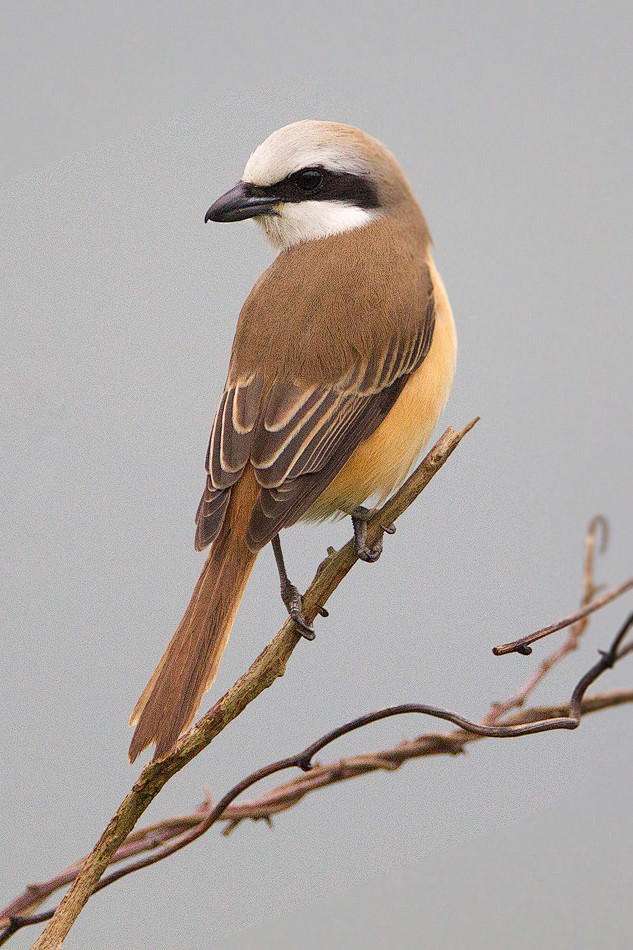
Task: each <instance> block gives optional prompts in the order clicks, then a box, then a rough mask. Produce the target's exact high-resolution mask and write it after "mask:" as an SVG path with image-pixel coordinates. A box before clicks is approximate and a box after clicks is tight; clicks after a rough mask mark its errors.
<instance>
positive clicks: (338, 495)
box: [302, 262, 457, 521]
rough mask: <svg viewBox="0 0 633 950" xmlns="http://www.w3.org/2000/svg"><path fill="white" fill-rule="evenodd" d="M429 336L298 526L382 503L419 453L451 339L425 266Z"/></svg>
mask: <svg viewBox="0 0 633 950" xmlns="http://www.w3.org/2000/svg"><path fill="white" fill-rule="evenodd" d="M431 275H432V279H433V286H434V292H435V302H436V310H435V330H434V333H433V342H432V344H431V348H430V350H429V352H428V354H427V356H426V358H425V360H424V362H423V363H422V365H421V366H420V368H419V369H418V370H416V372H415V373H414V374H413V375H412V376H411V378H410V379H409V381H408V382H407V384H406V385H405V387H404V389H403V390H402V392H401V393H400V396H399V397H398V399H397V400H396V402H395V403H394V405H393V407H392V409H391V410H390V412H389V414H388V415H387V417H386V418H385V419H384V421H383V422H382V423H381V424H380V425H379V426H378V428H377V429H376V431H375V432H374V433H373V434H372V435H371V436H370V437H369V438H368V439H366V440H365V441H364V442H362V443H361V444H360V445H359V446H358V448H357V449H356V450H355V451H354V453H353V454H352V455H351V457H350V458H349V460H348V461H347V462H346V463H345V465H344V466H343V468H342V469H341V471H340V472H339V474H338V475H337V476H336V478H334V479H333V480H332V482H331V483H330V484H329V485H328V487H327V488H326V489H325V491H324V492H323V493H322V494H321V495H320V496H319V498H318V499H317V500H316V502H315V503H314V504H313V505H312V507H311V508H310V509H309V510H308V511H307V512H306V514H305V515H304V517H303V519H302V520H306V521H320V520H323V519H325V518H331V517H332V516H333V515H337V514H340V513H349V512H351V511H353V510H354V508H357V507H358V505H361V504H363V503H364V502H365V501H367V499H370V498H371V499H372V501H374V502H375V503H377V504H380V503H381V502H382V501H384V500H385V499H386V498H387V497H388V496H389V495H390V494H391V492H392V491H394V489H396V488H397V487H399V485H401V484H402V482H403V481H404V479H405V478H406V477H407V474H408V473H409V471H410V469H411V467H412V466H413V464H414V462H415V461H416V460H417V458H418V457H419V455H420V453H421V452H422V449H423V448H424V447H425V445H426V444H427V442H428V441H429V438H430V436H431V433H432V432H433V430H434V428H435V426H436V425H437V421H438V419H439V417H440V414H441V412H442V410H443V409H444V406H445V404H446V400H447V399H448V395H449V392H450V389H451V385H452V382H453V374H454V371H455V357H456V353H457V337H456V333H455V323H454V321H453V314H452V312H451V307H450V304H449V302H448V297H447V295H446V291H445V289H444V285H443V283H442V280H441V278H440V276H439V274H438V272H437V270H436V269H435V266H434V265H433V263H432V262H431Z"/></svg>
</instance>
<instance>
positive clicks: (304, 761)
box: [0, 614, 633, 945]
mask: <svg viewBox="0 0 633 950" xmlns="http://www.w3.org/2000/svg"><path fill="white" fill-rule="evenodd" d="M632 626H633V614H631V616H630V617H629V618H628V619H627V621H626V623H625V624H624V625H623V627H622V628H621V630H620V631H619V632H618V634H617V636H616V637H615V639H614V640H613V642H612V644H611V646H610V647H609V649H608V650H607V651H605V652H602V653H601V657H600V659H599V660H598V662H597V663H596V664H594V666H593V667H592V668H591V669H590V670H589V671H588V672H587V673H585V675H584V676H583V677H582V678H581V679H580V681H579V682H578V684H577V685H576V687H575V689H574V692H573V694H572V697H571V700H570V702H569V704H568V706H566V707H565V706H563V707H546V708H545V709H532V710H528V711H526V712H524V713H522V714H518V715H516V716H515V717H513V718H512V719H510V720H508V721H506V722H504V723H503V724H502V725H498V726H484V725H482V724H481V723H474V722H470V721H468V720H466V719H464V718H463V717H462V716H459V715H458V714H456V713H452V712H448V711H446V710H442V709H437V708H436V707H434V706H428V705H426V704H420V703H409V704H403V705H399V706H392V707H388V708H387V709H381V710H378V711H377V712H373V713H369V714H368V715H365V716H360V717H358V718H357V719H354V720H352V721H351V722H349V723H346V724H345V725H343V726H339V727H338V728H337V729H334V730H332V731H331V732H329V733H327V734H326V735H325V736H322V737H321V738H320V739H318V740H317V741H316V742H314V743H312V744H311V745H309V746H308V747H307V748H306V749H304V750H303V751H302V752H300V753H298V754H297V755H294V756H290V757H288V758H285V759H280V760H279V761H278V762H273V763H272V764H270V765H267V766H265V767H264V768H262V769H258V770H257V771H256V772H253V773H252V774H251V775H249V776H247V777H246V778H245V779H243V780H242V781H241V782H238V784H237V785H235V786H234V787H233V788H232V789H231V790H230V791H229V792H227V794H226V795H225V796H224V797H223V798H222V799H221V800H220V801H219V802H218V804H217V805H216V806H215V807H210V806H207V814H206V815H205V816H203V815H199V816H197V821H196V824H195V826H194V827H192V828H190V829H189V830H188V831H186V832H185V833H184V834H181V835H179V836H178V837H176V840H174V841H172V842H171V843H170V844H166V845H164V846H162V847H159V848H156V851H155V853H154V854H151V855H149V856H148V857H146V858H143V859H141V860H138V861H136V862H133V863H131V864H129V865H127V866H126V867H123V868H120V869H119V870H117V871H113V872H112V873H111V874H109V875H108V876H107V877H105V878H104V879H103V880H102V881H100V882H99V884H98V885H97V887H96V888H95V892H96V891H98V890H102V889H103V888H105V887H108V886H109V885H110V884H112V883H114V882H115V881H117V880H120V879H121V878H122V877H125V876H126V875H128V874H131V873H133V872H135V871H138V870H141V869H142V868H146V867H149V866H150V865H152V864H156V863H157V862H158V861H162V860H164V859H165V858H167V857H169V856H170V855H172V854H174V853H175V852H176V851H179V850H180V849H181V848H184V847H186V846H187V845H189V844H191V843H192V842H193V841H195V840H196V839H197V838H199V837H201V836H202V835H203V834H205V832H206V831H208V830H209V828H211V826H212V825H213V824H215V822H217V821H219V820H221V819H222V820H229V822H230V823H229V826H228V827H231V826H235V825H236V824H237V823H239V821H241V820H242V818H243V817H246V816H245V815H244V814H242V815H239V816H238V814H237V813H236V810H235V809H234V810H233V812H231V811H230V806H231V804H232V802H233V801H234V800H235V799H236V798H237V797H238V796H239V795H240V794H241V793H242V792H244V791H245V790H246V789H247V788H249V787H250V786H252V785H254V784H255V783H256V782H259V781H261V780H262V779H263V778H266V777H268V776H269V775H273V774H274V773H276V772H280V771H283V770H285V769H288V768H300V769H301V770H302V771H304V772H305V773H307V775H305V776H304V777H302V778H299V779H297V780H295V781H294V782H291V783H287V784H286V785H285V786H282V787H281V788H280V789H277V790H275V791H274V792H269V793H267V795H265V796H263V799H265V800H267V803H272V800H273V798H274V796H275V794H277V797H279V794H280V793H281V792H283V793H285V796H286V804H285V807H290V806H291V805H292V804H296V802H297V801H299V799H300V798H302V797H303V796H304V795H305V794H307V793H308V792H310V791H314V790H315V789H316V788H318V787H323V786H324V785H331V784H334V783H335V782H340V781H345V780H347V779H350V778H353V777H355V776H356V775H360V774H365V773H367V772H369V771H375V770H376V769H389V770H393V769H397V768H399V767H400V765H401V764H402V763H403V762H405V761H407V760H408V759H411V758H419V757H422V756H425V755H434V754H440V753H450V754H452V755H455V754H457V753H459V752H461V751H463V748H464V746H465V745H466V744H467V743H468V742H473V741H476V740H477V739H480V738H484V737H495V738H513V737H518V736H524V735H532V734H534V733H539V732H546V731H551V730H554V729H575V728H577V726H578V725H579V723H580V719H581V717H582V715H583V714H585V713H587V712H594V711H596V710H598V709H605V708H607V707H608V706H615V705H620V704H622V703H624V702H633V690H632V691H626V692H625V691H621V692H615V693H610V694H606V695H604V696H597V697H594V698H593V699H589V700H584V694H585V692H586V691H587V689H588V688H589V686H590V685H591V684H592V683H593V682H595V681H596V680H597V679H598V677H599V676H601V675H602V673H604V672H605V670H607V669H610V668H612V667H613V666H615V664H616V663H618V662H619V661H620V660H622V659H623V658H624V657H625V656H627V655H628V654H630V653H633V643H630V644H628V645H626V646H623V645H622V644H623V642H624V639H625V637H626V634H627V633H628V631H629V629H630V628H631V627H632ZM410 713H422V714H425V715H428V716H433V717H435V718H438V719H443V720H445V721H448V722H452V723H453V724H454V725H457V726H458V727H459V728H458V729H457V730H456V731H455V732H453V733H449V734H445V735H437V734H429V735H425V736H420V738H419V739H416V740H415V741H414V742H407V743H401V744H400V745H399V746H396V747H395V749H390V750H387V751H386V752H376V753H374V754H372V755H371V756H368V755H364V756H356V757H354V758H351V759H342V760H340V761H339V762H338V763H334V764H331V765H329V766H314V765H313V764H312V760H313V758H314V756H315V755H316V754H317V753H318V752H320V751H321V750H322V749H323V748H325V747H326V746H327V745H329V744H330V743H331V742H334V741H335V740H336V739H339V738H340V737H341V736H344V735H346V734H348V733H350V732H353V731H355V730H356V729H360V728H363V727H364V726H366V725H369V724H370V723H373V722H378V721H379V720H381V719H386V718H389V717H392V716H400V715H404V714H410ZM253 804H254V803H252V802H251V803H243V805H242V808H249V807H250V809H251V810H252V808H253ZM277 804H278V805H279V802H278V803H277ZM277 810H280V809H279V808H278V809H277ZM249 817H264V818H268V819H269V818H270V811H269V812H268V814H264V815H257V816H254V815H252V814H251V815H250V816H249ZM188 820H191V819H188ZM173 824H174V823H173V822H172V829H171V830H172V833H173ZM151 830H152V829H147V831H151ZM139 834H140V833H139ZM152 847H156V845H155V844H152ZM27 890H28V889H27ZM19 900H20V899H18V900H17V901H15V902H14V903H13V905H10V908H7V910H9V909H11V908H13V907H15V906H17V904H18V902H19ZM54 912H55V910H54V909H52V910H50V911H46V912H44V913H43V914H39V915H34V916H32V917H20V916H17V915H16V914H15V913H13V914H11V915H10V914H8V913H7V911H4V912H3V913H2V917H3V920H2V921H1V923H2V925H4V923H5V921H6V922H7V927H6V929H5V931H4V933H3V934H2V935H1V936H0V945H2V944H3V943H4V942H5V941H6V940H8V939H9V937H10V936H12V935H13V934H14V933H16V932H17V930H19V929H21V928H22V927H24V926H27V925H29V924H35V923H42V922H44V921H45V920H48V919H50V918H51V917H52V916H53V914H54Z"/></svg>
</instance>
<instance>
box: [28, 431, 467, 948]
mask: <svg viewBox="0 0 633 950" xmlns="http://www.w3.org/2000/svg"><path fill="white" fill-rule="evenodd" d="M476 421H477V420H476V419H475V420H473V422H471V423H469V425H467V426H466V427H465V428H464V429H463V430H462V431H461V432H458V433H455V432H454V431H453V430H452V429H450V428H449V429H447V430H446V432H445V433H444V435H443V436H441V438H440V439H439V441H438V442H437V444H436V445H435V446H434V447H433V448H432V449H431V451H430V452H429V453H428V455H427V456H426V458H425V459H424V460H423V461H422V462H421V464H420V465H419V466H418V468H417V469H416V470H415V472H413V474H412V475H411V476H410V477H409V478H408V479H407V481H406V482H405V483H404V485H403V486H402V488H400V490H399V491H397V492H396V494H395V495H394V496H393V497H392V498H390V499H389V501H387V503H386V504H385V505H383V507H382V508H381V509H380V510H378V511H377V512H376V513H375V514H374V516H373V517H372V518H371V520H370V521H369V523H368V531H367V535H368V537H367V540H368V543H369V544H370V545H371V544H375V543H376V541H378V539H379V538H380V537H382V534H383V531H384V528H383V527H382V525H389V524H391V523H392V522H394V521H395V520H396V519H397V518H398V517H399V516H400V515H401V514H402V513H403V512H404V511H405V510H406V509H407V508H408V507H409V505H410V504H411V503H412V502H413V501H414V500H415V498H417V496H418V495H419V494H420V492H421V491H422V490H423V489H424V488H425V487H426V485H428V483H429V482H430V480H431V479H432V478H433V476H434V475H435V474H436V472H438V471H439V469H440V468H441V467H442V465H443V464H444V463H445V462H446V460H447V459H448V458H449V456H450V455H451V454H452V453H453V451H454V450H455V449H456V448H457V446H458V445H459V443H460V441H461V440H462V439H463V437H464V436H465V435H466V433H467V432H469V431H470V429H472V427H473V425H474V424H475V422H476ZM356 560H357V558H356V556H355V554H354V545H353V542H348V544H346V545H345V546H344V547H343V548H341V550H340V551H337V552H334V553H332V554H329V555H328V557H327V558H326V560H325V561H324V562H323V563H322V564H321V565H320V567H319V570H318V571H317V574H316V576H315V577H314V579H313V581H312V583H311V584H310V586H309V588H308V590H307V591H306V593H305V595H304V598H303V608H304V615H305V617H306V619H307V621H308V623H310V622H311V621H313V620H314V619H315V617H316V615H317V613H318V612H319V610H320V609H321V608H322V607H323V606H324V604H325V603H326V602H327V600H328V599H329V597H330V596H331V595H332V593H333V592H334V591H335V590H336V588H337V587H338V585H339V584H340V583H341V581H342V580H343V578H344V577H345V576H346V575H347V574H348V573H349V571H350V570H351V568H352V567H353V566H354V564H355V563H356ZM300 639H301V638H300V637H299V635H298V634H297V632H296V628H295V625H294V623H293V621H291V620H287V621H286V623H284V625H283V626H282V627H281V629H280V630H279V632H278V633H277V634H276V635H275V637H274V638H273V640H272V641H271V642H270V643H269V644H268V646H267V647H266V648H265V650H264V651H263V652H262V653H261V654H260V655H259V657H257V659H256V660H255V661H254V662H253V663H252V664H251V666H250V668H249V669H248V670H247V672H246V673H244V674H243V675H242V676H241V677H240V678H239V679H238V680H237V682H236V683H235V684H234V685H233V686H232V687H231V688H230V689H229V690H228V691H227V692H226V693H225V694H224V696H223V697H222V698H221V699H220V700H218V702H217V703H216V704H215V706H213V707H212V709H210V710H209V712H208V713H207V714H206V715H205V716H203V717H202V719H200V720H199V721H198V722H197V723H196V724H195V725H194V726H192V727H191V729H189V731H188V732H186V733H185V735H184V736H182V738H181V739H180V740H179V741H178V744H177V746H176V748H175V750H174V751H173V752H172V753H170V755H168V756H166V757H165V758H164V759H159V760H158V761H156V762H151V763H150V764H149V765H147V766H145V768H144V769H143V771H142V772H141V774H140V776H139V778H138V779H137V781H136V783H135V784H134V787H133V788H132V790H131V791H130V792H129V793H128V795H127V796H126V797H125V799H124V800H123V802H122V803H121V805H120V806H119V808H118V809H117V811H116V813H115V814H114V816H113V817H112V819H111V820H110V821H109V823H108V825H107V827H106V829H105V830H104V832H103V834H102V835H101V837H100V838H99V840H98V842H97V843H96V845H95V846H94V848H93V850H92V851H91V853H90V854H89V855H88V857H87V858H86V861H85V863H84V864H83V867H82V869H81V871H80V872H79V874H78V875H77V877H76V878H75V880H74V883H73V885H72V887H71V888H70V890H69V891H68V893H67V894H66V895H65V896H64V898H63V900H62V901H61V903H60V904H59V906H58V907H57V909H56V911H55V913H54V915H53V918H52V920H51V921H50V923H49V924H48V926H47V927H46V928H45V930H44V932H43V933H42V935H41V936H40V938H39V939H38V940H37V941H36V943H35V944H34V950H57V948H58V947H59V945H60V944H61V943H62V942H63V941H64V939H65V938H66V935H67V934H68V931H69V930H70V928H71V927H72V925H73V923H74V922H75V920H76V919H77V917H78V915H79V914H80V913H81V910H82V908H83V907H84V905H85V904H86V902H87V901H88V899H89V898H90V896H91V894H92V893H94V891H95V888H96V886H97V884H98V882H99V880H100V878H101V876H102V874H103V873H104V871H105V869H106V868H107V867H108V865H109V864H110V862H111V861H112V858H113V857H114V855H115V853H116V851H117V850H118V849H119V847H120V846H121V845H122V844H123V842H124V841H125V839H126V838H127V836H128V834H129V833H130V832H131V831H132V829H133V827H134V825H135V824H136V822H137V821H138V819H139V818H140V816H141V815H142V814H143V812H144V811H145V809H146V808H147V807H148V805H149V804H150V802H152V801H153V799H154V798H155V797H156V796H157V795H158V793H159V792H160V790H161V789H162V788H163V786H164V785H165V784H166V782H168V781H169V779H170V778H172V777H173V776H174V775H175V774H176V773H177V772H179V771H180V769H182V768H183V767H184V766H185V765H186V764H187V763H188V762H190V761H191V760H192V759H193V758H195V756H196V755H198V754H199V753H200V752H201V751H202V750H203V749H205V748H206V747H207V746H208V745H209V744H210V743H211V742H212V741H213V739H214V738H215V737H216V736H217V735H218V734H219V733H220V732H221V731H222V730H223V729H224V728H225V727H226V726H227V725H228V724H229V723H230V722H231V721H232V720H233V719H235V717H236V716H238V715H239V714H240V713H241V712H242V711H243V710H244V709H245V708H246V707H247V706H248V704H249V703H251V702H252V701H253V700H254V699H255V698H256V697H257V696H259V694H260V693H261V692H263V690H265V689H267V688H268V687H269V686H270V685H272V683H273V682H274V681H275V679H276V678H277V677H278V676H283V674H284V672H285V669H286V664H287V662H288V660H289V658H290V656H291V654H292V652H293V650H294V649H295V647H296V646H297V644H298V642H299V640H300Z"/></svg>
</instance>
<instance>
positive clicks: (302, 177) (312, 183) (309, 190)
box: [291, 168, 323, 195]
mask: <svg viewBox="0 0 633 950" xmlns="http://www.w3.org/2000/svg"><path fill="white" fill-rule="evenodd" d="M291 177H292V180H293V181H294V182H295V184H296V185H298V186H299V188H300V189H301V191H303V192H305V194H306V195H313V194H314V193H315V192H316V191H318V190H319V188H320V187H321V185H322V184H323V172H322V171H321V169H320V168H302V169H301V171H299V172H295V173H294V175H292V176H291Z"/></svg>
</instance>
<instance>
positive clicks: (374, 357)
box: [196, 280, 435, 550]
mask: <svg viewBox="0 0 633 950" xmlns="http://www.w3.org/2000/svg"><path fill="white" fill-rule="evenodd" d="M428 287H429V294H428V303H427V307H426V313H425V314H424V318H423V319H421V320H420V323H419V325H418V328H417V331H416V332H415V333H414V334H412V335H411V336H409V337H408V338H407V339H403V338H402V335H401V334H398V333H397V332H394V334H393V335H392V337H391V338H390V339H389V340H388V341H387V342H386V344H384V345H383V346H381V347H376V348H375V349H374V350H373V352H371V353H370V354H369V355H368V356H367V357H366V358H365V359H359V360H358V361H357V362H356V363H355V364H354V365H353V366H352V367H350V369H349V370H348V371H347V372H346V373H345V374H343V375H342V376H341V377H340V378H339V379H337V380H334V381H333V382H332V383H330V384H328V385H315V384H314V383H310V382H308V381H307V380H302V379H300V378H295V379H289V378H284V377H282V376H277V377H276V378H275V379H273V380H272V381H271V380H269V381H268V382H267V383H266V381H265V379H264V373H263V371H262V370H261V369H260V370H258V371H256V372H253V373H250V374H247V375H244V376H242V377H241V378H239V379H237V380H234V381H233V380H231V379H229V382H227V386H226V388H225V390H224V393H223V394H222V398H221V400H220V404H219V406H218V410H217V413H216V416H215V420H214V423H213V429H212V432H211V438H210V440H209V449H208V452H207V472H208V477H207V484H206V487H205V491H204V493H203V496H202V499H201V501H200V505H199V507H198V513H197V515H196V524H197V531H196V547H197V548H198V549H201V548H202V547H204V546H206V544H208V543H210V541H212V540H214V538H215V537H216V536H217V533H218V532H219V530H220V527H221V525H222V521H223V519H224V516H225V514H226V509H227V506H228V503H229V498H230V492H231V486H232V485H234V484H235V482H236V481H237V480H238V478H239V477H240V475H241V474H242V472H243V471H244V468H245V467H246V465H247V464H249V463H250V464H251V465H252V466H253V468H254V471H255V477H256V478H257V481H258V482H259V485H260V486H261V490H260V493H259V496H258V499H257V502H256V504H255V508H254V510H253V514H252V517H251V521H250V524H249V527H248V531H247V537H246V540H247V543H248V544H249V546H250V547H251V548H253V549H254V550H255V549H258V548H260V547H263V545H264V544H266V543H267V542H268V541H270V540H271V538H273V537H274V536H275V535H276V534H277V533H278V532H279V531H280V530H281V528H283V527H287V526H288V525H290V524H293V523H294V522H295V521H297V520H298V519H299V518H300V517H301V516H302V515H303V514H304V513H305V512H306V511H307V510H308V508H309V507H310V505H311V504H312V503H313V502H314V501H315V500H316V498H317V497H318V496H319V495H320V494H321V492H322V491H323V490H324V488H325V487H326V486H327V485H328V484H329V482H330V481H332V479H333V478H334V477H335V476H336V475H337V473H338V472H339V471H340V470H341V468H342V467H343V465H344V464H345V463H346V462H347V460H348V459H349V457H350V456H351V455H352V453H353V452H354V450H355V449H356V447H357V446H358V445H360V443H361V442H362V441H363V440H364V439H366V438H368V437H369V436H370V435H371V434H372V432H374V431H375V430H376V429H377V427H378V426H379V425H380V423H381V422H382V420H383V419H384V418H385V416H386V415H387V413H388V412H389V410H390V409H391V407H392V405H393V404H394V402H395V401H396V399H397V398H398V396H399V395H400V392H401V391H402V389H403V387H404V386H405V384H406V382H407V379H408V378H409V376H410V375H411V373H413V372H414V371H415V370H416V369H417V368H418V367H419V366H420V364H421V363H422V361H423V360H424V358H425V356H426V355H427V353H428V351H429V349H430V346H431V342H432V339H433V330H434V326H435V309H434V301H433V292H432V285H431V282H430V280H429V282H428Z"/></svg>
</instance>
